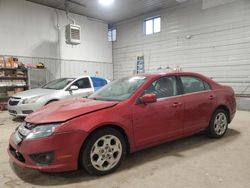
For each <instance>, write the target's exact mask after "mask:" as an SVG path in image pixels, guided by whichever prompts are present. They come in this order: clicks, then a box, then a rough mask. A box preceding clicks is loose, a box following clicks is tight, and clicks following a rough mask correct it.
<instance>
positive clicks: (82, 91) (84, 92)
mask: <svg viewBox="0 0 250 188" xmlns="http://www.w3.org/2000/svg"><path fill="white" fill-rule="evenodd" d="M72 85H75V86H77V87H78V90H73V91H68V89H66V91H65V92H66V93H67V98H72V97H87V96H89V95H90V94H92V93H93V92H94V89H93V88H92V87H91V83H90V80H89V78H88V77H86V78H81V79H78V80H76V81H75V82H74V83H72V84H71V86H72ZM69 87H70V86H69Z"/></svg>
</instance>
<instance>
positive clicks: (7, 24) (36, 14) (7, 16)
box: [0, 0, 113, 79]
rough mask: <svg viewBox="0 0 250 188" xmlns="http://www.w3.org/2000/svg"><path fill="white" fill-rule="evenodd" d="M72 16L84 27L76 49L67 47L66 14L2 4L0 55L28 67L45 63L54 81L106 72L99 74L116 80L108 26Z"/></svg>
mask: <svg viewBox="0 0 250 188" xmlns="http://www.w3.org/2000/svg"><path fill="white" fill-rule="evenodd" d="M71 16H72V17H73V18H74V19H75V20H76V24H78V25H80V26H81V36H82V39H81V44H80V45H76V46H72V45H67V44H66V43H65V25H67V24H69V23H70V21H68V19H67V17H66V14H65V12H63V11H59V10H55V9H53V8H49V7H46V6H42V5H38V4H35V3H31V2H28V1H24V0H0V45H1V46H0V55H13V56H22V57H24V58H22V60H23V62H24V63H26V64H27V63H29V62H30V61H32V62H36V61H38V60H39V61H43V60H44V62H45V63H46V64H47V68H48V69H49V70H50V72H51V73H52V74H53V75H52V77H58V76H59V75H63V76H78V75H82V74H83V73H85V71H86V70H87V72H88V73H89V74H94V73H95V72H98V71H99V70H105V71H106V72H104V71H101V73H100V71H99V74H100V76H108V78H111V79H112V78H113V75H112V74H113V65H112V44H111V43H110V42H108V40H107V31H108V25H107V24H106V23H103V22H101V21H98V20H93V19H90V18H87V17H84V16H79V15H75V14H71ZM48 62H50V63H51V64H50V63H48ZM56 62H59V63H56ZM92 63H93V64H92ZM107 64H108V66H107ZM76 65H79V66H76ZM103 67H105V68H103ZM106 67H108V68H106ZM54 69H57V70H54ZM55 72H60V74H59V73H55Z"/></svg>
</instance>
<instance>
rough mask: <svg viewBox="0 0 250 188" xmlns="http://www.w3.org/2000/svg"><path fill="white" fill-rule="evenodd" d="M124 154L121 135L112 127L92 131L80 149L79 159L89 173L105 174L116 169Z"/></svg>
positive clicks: (124, 145) (124, 148) (123, 142)
mask: <svg viewBox="0 0 250 188" xmlns="http://www.w3.org/2000/svg"><path fill="white" fill-rule="evenodd" d="M125 154H126V144H125V140H124V137H123V135H122V134H121V133H120V132H119V131H117V130H115V129H112V128H103V129H100V130H97V131H96V132H94V133H93V134H92V135H91V136H90V138H89V139H88V140H87V141H86V143H85V145H84V147H83V148H82V151H81V156H80V160H81V163H82V166H83V167H84V169H85V170H86V171H87V172H88V173H89V174H91V175H105V174H109V173H111V172H113V171H114V170H116V169H117V168H118V167H119V166H120V164H121V162H122V160H123V159H124V157H125Z"/></svg>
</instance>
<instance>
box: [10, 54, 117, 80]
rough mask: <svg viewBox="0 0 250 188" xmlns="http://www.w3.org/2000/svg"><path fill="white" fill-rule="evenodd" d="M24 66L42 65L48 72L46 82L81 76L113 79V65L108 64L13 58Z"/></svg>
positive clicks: (22, 57)
mask: <svg viewBox="0 0 250 188" xmlns="http://www.w3.org/2000/svg"><path fill="white" fill-rule="evenodd" d="M14 57H17V58H18V59H19V61H21V62H23V63H24V64H26V65H28V64H32V65H36V64H37V63H44V65H45V67H46V68H47V70H48V74H47V79H48V81H50V80H53V79H56V78H61V77H77V76H83V75H90V76H93V75H96V76H101V77H104V78H107V79H109V80H112V79H113V64H112V63H108V62H94V61H78V60H64V59H53V58H39V57H24V56H14Z"/></svg>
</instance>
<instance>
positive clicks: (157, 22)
mask: <svg viewBox="0 0 250 188" xmlns="http://www.w3.org/2000/svg"><path fill="white" fill-rule="evenodd" d="M144 28H145V34H146V35H151V34H154V33H159V32H161V17H160V16H158V17H153V18H148V19H146V20H145V21H144Z"/></svg>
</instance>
